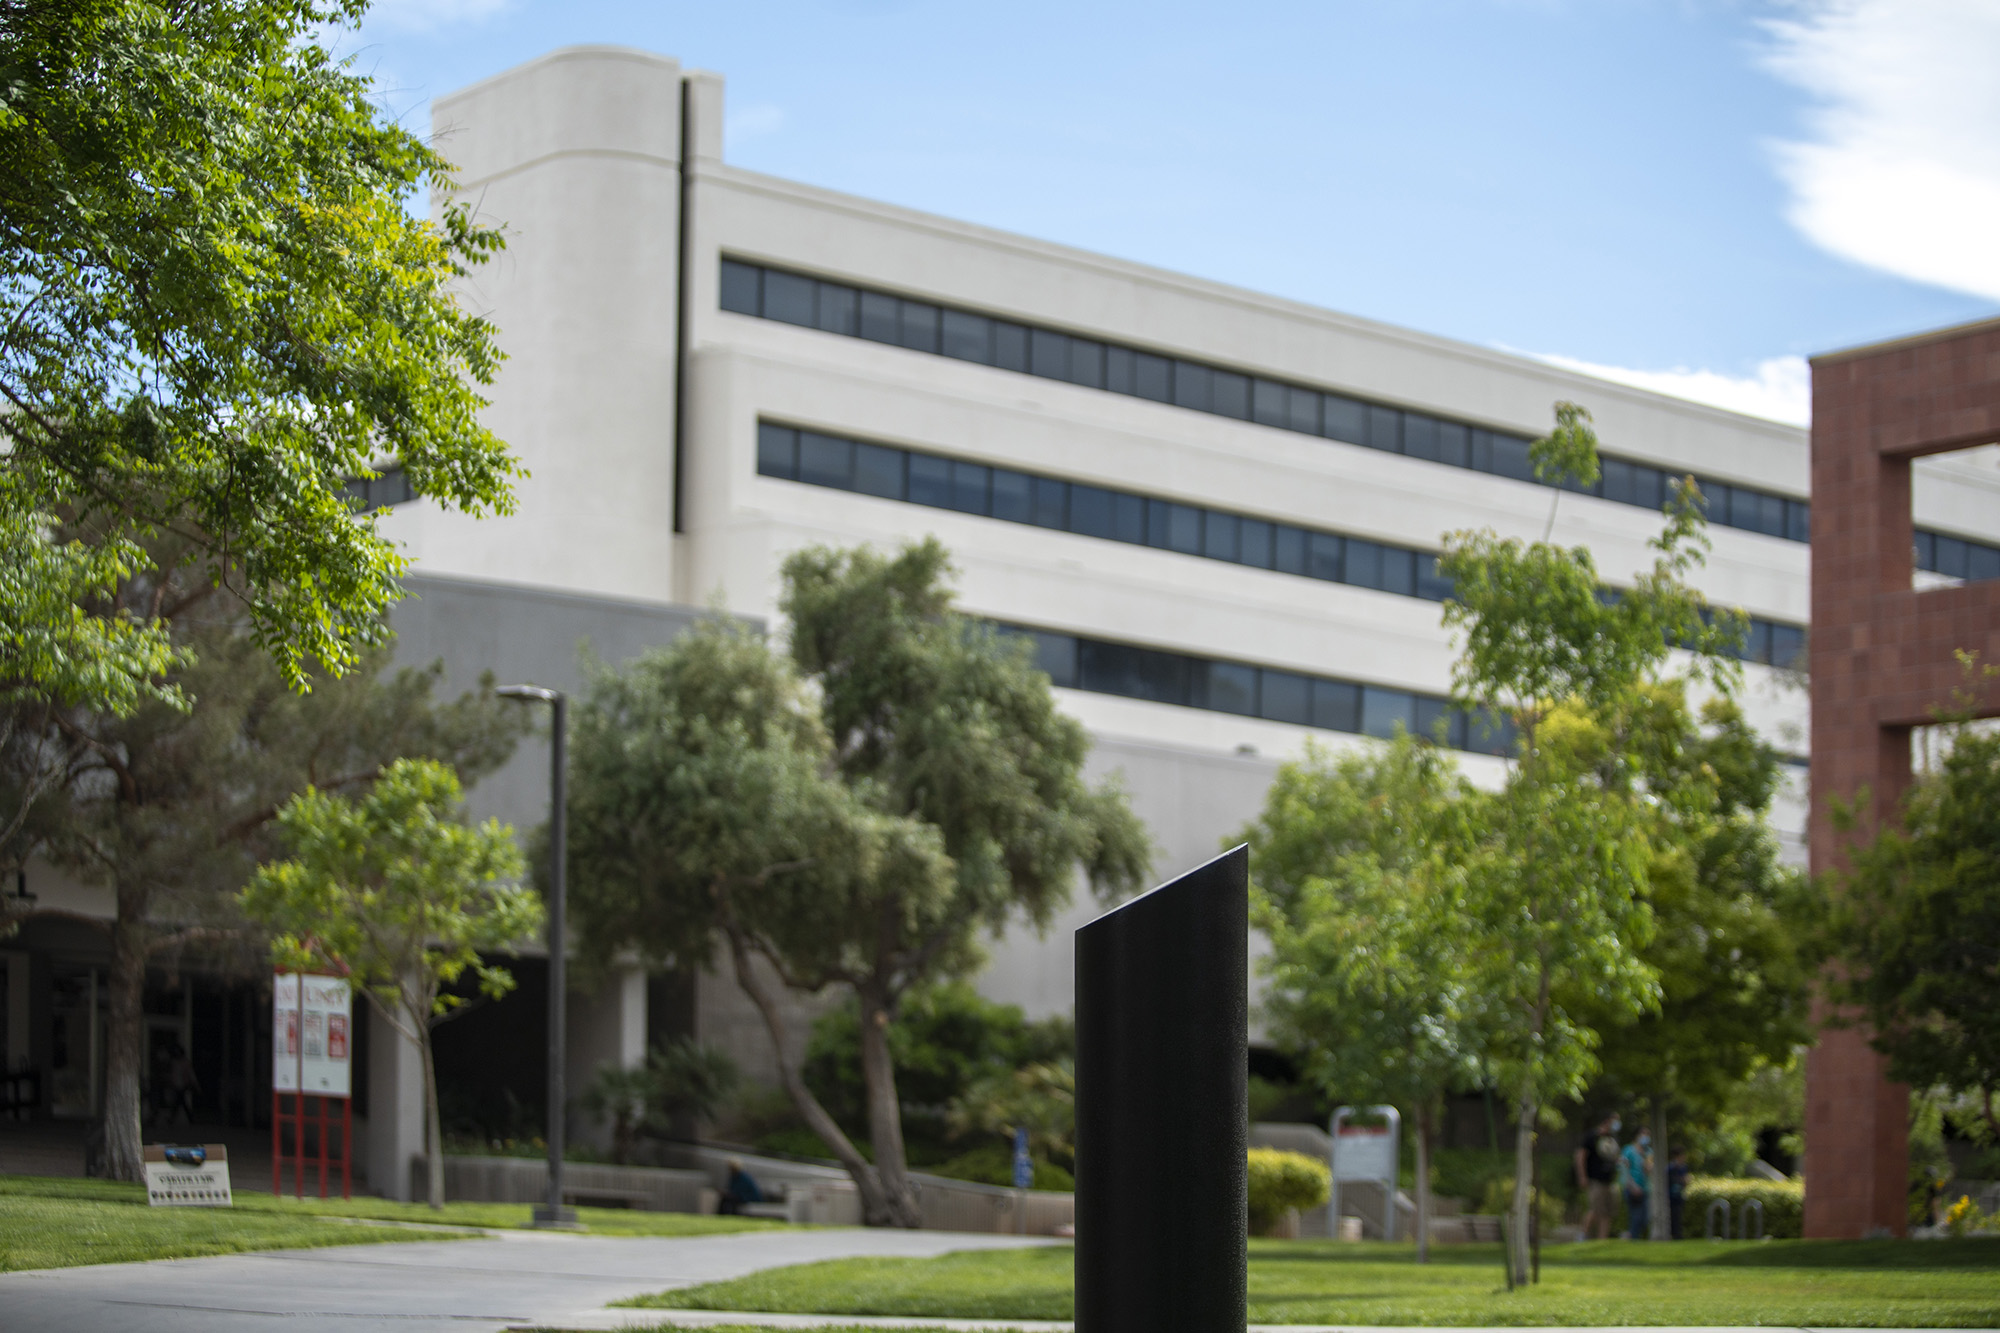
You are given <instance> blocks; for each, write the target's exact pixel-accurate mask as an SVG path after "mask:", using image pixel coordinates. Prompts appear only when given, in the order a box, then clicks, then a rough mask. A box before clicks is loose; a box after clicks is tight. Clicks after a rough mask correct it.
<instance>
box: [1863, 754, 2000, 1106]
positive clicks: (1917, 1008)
mask: <svg viewBox="0 0 2000 1333" xmlns="http://www.w3.org/2000/svg"><path fill="white" fill-rule="evenodd" d="M1951 732H1952V734H1951V736H1950V741H1951V744H1950V746H1949V748H1948V749H1947V750H1946V751H1945V753H1944V754H1943V756H1942V758H1941V759H1940V760H1939V761H1938V763H1937V764H1936V766H1935V767H1934V768H1933V769H1932V771H1930V772H1928V773H1925V774H1922V775H1920V776H1919V777H1918V779H1917V781H1916V782H1915V784H1914V785H1912V787H1911V788H1910V791H1909V793H1908V794H1907V796H1906V797H1905V798H1904V801H1903V805H1902V810H1901V815H1902V818H1901V820H1900V825H1899V826H1897V825H1891V826H1889V827H1885V828H1883V829H1882V830H1881V831H1880V832H1879V833H1877V835H1876V836H1875V838H1874V839H1873V840H1871V841H1868V842H1865V843H1862V844H1861V845H1858V846H1856V847H1854V848H1852V849H1851V850H1850V852H1849V860H1850V863H1851V870H1850V871H1849V873H1848V874H1847V875H1845V876H1844V877H1842V879H1841V882H1840V884H1839V886H1838V891H1837V892H1836V893H1834V894H1832V895H1830V902H1831V905H1830V907H1829V909H1828V915H1827V921H1826V938H1827V941H1828V944H1829V945H1830V947H1831V949H1832V951H1833V954H1834V956H1835V958H1836V959H1837V960H1838V961H1839V962H1840V963H1841V964H1842V966H1841V967H1840V968H1839V969H1838V970H1837V971H1836V972H1834V973H1833V976H1832V980H1831V981H1830V983H1829V989H1830V991H1831V998H1833V999H1834V1000H1835V1001H1836V1002H1838V1003H1841V1004H1844V1005H1848V1006H1851V1007H1852V1008H1853V1009H1854V1010H1855V1011H1856V1012H1858V1013H1859V1015H1860V1016H1861V1017H1863V1018H1865V1019H1866V1021H1867V1023H1868V1025H1869V1027H1870V1028H1871V1029H1872V1033H1873V1035H1872V1036H1871V1038H1870V1041H1871V1042H1872V1044H1873V1045H1874V1046H1875V1048H1876V1049H1877V1050H1878V1051H1881V1052H1882V1053H1883V1054H1884V1055H1886V1056H1888V1058H1889V1072H1890V1076H1891V1077H1893V1078H1896V1079H1898V1080H1901V1081H1903V1082H1906V1083H1910V1084H1913V1085H1915V1086H1916V1087H1919V1088H1931V1087H1940V1088H1944V1089H1947V1090H1949V1091H1951V1092H1953V1093H1959V1094H1969V1096H1968V1099H1967V1100H1968V1101H1969V1103H1970V1105H1969V1106H1968V1107H1967V1109H1968V1110H1971V1111H1972V1112H1973V1116H1972V1117H1971V1121H1972V1124H1974V1125H1976V1126H1977V1127H1978V1128H1979V1130H1980V1131H1981V1137H1984V1138H1986V1139H1988V1140H1989V1141H1991V1140H1993V1139H2000V1118H1996V1112H1995V1106H1994V1099H1995V1096H1996V1094H2000V734H1995V733H1994V732H1992V731H1988V730H1981V729H1978V728H1975V727H1972V726H1969V725H1965V724H1963V723H1962V722H1961V723H1957V724H1955V725H1954V726H1953V727H1952V728H1951ZM1845 822H1847V823H1848V825H1849V826H1850V827H1851V826H1852V823H1853V821H1852V818H1851V815H1850V817H1849V818H1848V819H1847V820H1846V821H1845Z"/></svg>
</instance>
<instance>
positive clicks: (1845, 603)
mask: <svg viewBox="0 0 2000 1333" xmlns="http://www.w3.org/2000/svg"><path fill="white" fill-rule="evenodd" d="M1997 440H2000V320H1994V321H1988V322H1985V323H1980V324H1971V325H1965V326H1963V327H1960V328H1955V329H1945V330H1942V331H1939V332H1937V333H1929V334H1923V335H1921V336H1918V337H1915V338H1906V339H1903V340H1901V341H1899V342H1893V343H1881V344H1878V345H1876V346H1873V347H1861V348H1856V349H1854V350H1852V351H1845V352H1833V353H1830V354H1828V355H1826V356H1821V357H1816V358H1814V360H1813V427H1812V507H1813V513H1812V536H1813V543H1812V644H1811V659H1810V660H1811V670H1812V814H1811V831H1810V837H1811V854H1812V868H1813V870H1814V872H1815V873H1820V872H1825V871H1828V870H1833V869H1835V868H1837V867H1838V866H1839V865H1840V859H1841V851H1840V839H1839V836H1838V835H1837V834H1836V833H1835V831H1834V828H1833V825H1832V822H1831V819H1830V806H1829V801H1830V799H1831V798H1835V797H1838V798H1840V799H1842V800H1846V801H1853V800H1855V799H1856V798H1857V797H1858V796H1860V795H1862V794H1863V793H1866V795H1867V798H1868V799H1867V803H1866V804H1865V805H1864V806H1862V807H1861V808H1860V810H1859V814H1860V816H1861V822H1862V827H1863V829H1864V830H1865V829H1868V828H1871V827H1873V826H1874V825H1875V824H1876V823H1878V822H1879V821H1881V820H1883V819H1886V818H1891V817H1893V815H1894V812H1895V809H1896V804H1897V802H1898V800H1899V799H1900V797H1901V796H1902V794H1903V792H1904V790H1905V789H1906V788H1907V787H1908V786H1909V782H1910V730H1911V728H1912V727H1913V726H1921V725H1923V724H1925V723H1927V722H1930V721H1931V720H1932V719H1933V717H1934V713H1933V710H1934V709H1935V708H1936V707H1937V706H1938V705H1940V704H1943V703H1946V702H1948V701H1949V700H1950V699H1951V697H1952V692H1953V691H1954V690H1956V689H1959V688H1961V687H1962V685H1963V683H1964V681H1963V676H1962V673H1961V670H1960V667H1959V664H1958V662H1957V660H1956V659H1955V658H1954V656H1953V653H1954V652H1955V650H1958V649H1970V650H1974V651H1976V652H1978V653H1979V655H1980V658H1981V660H1982V661H1985V662H1994V663H2000V580H1989V581H1985V582H1979V583H1967V584H1964V585H1963V586H1960V587H1956V588H1938V589H1933V590H1931V591H1928V592H1916V591H1913V590H1912V587H1911V573H1912V555H1911V551H1912V546H1911V540H1912V533H1911V522H1910V461H1911V460H1912V459H1914V458H1919V457H1922V456H1923V455H1925V454H1938V453H1947V452H1950V451H1952V450H1954V449H1964V448H1968V447H1971V446H1973V445H1980V444H1989V443H1992V442H1994V441H1997ZM1981 711H1982V712H1984V713H1986V714H1989V715H2000V688H1995V689H1991V690H1989V691H1988V692H1987V695H1986V697H1985V700H1984V706H1983V708H1982V710H1981ZM1908 1114H1909V1093H1908V1090H1907V1089H1906V1088H1904V1087H1902V1086H1900V1085H1898V1084H1893V1083H1890V1082H1888V1081H1887V1080H1886V1079H1885V1078H1884V1077H1883V1061H1882V1058H1881V1057H1880V1056H1878V1055H1876V1054H1875V1052H1874V1051H1873V1050H1871V1049H1870V1048H1869V1046H1868V1042H1867V1038H1866V1034H1865V1033H1863V1032H1859V1031H1855V1030H1852V1029H1846V1030H1832V1031H1827V1032H1825V1033H1823V1034H1822V1035H1821V1037H1820V1040H1819V1044H1818V1046H1817V1047H1815V1048H1814V1050H1813V1051H1812V1053H1811V1055H1810V1056H1809V1057H1808V1058H1807V1062H1806V1124H1805V1139H1806V1156H1805V1179H1806V1204H1805V1234H1806V1235H1807V1236H1811V1237H1856V1236H1866V1235H1870V1234H1882V1233H1884V1232H1886V1233H1888V1234H1890V1235H1902V1234H1903V1232H1904V1230H1905V1225H1906V1221H1907V1215H1908V1214H1907V1203H1906V1199H1907V1191H1908V1185H1907V1183H1906V1182H1907V1178H1908V1173H1909V1144H1908V1138H1907V1131H1908V1123H1907V1121H1908Z"/></svg>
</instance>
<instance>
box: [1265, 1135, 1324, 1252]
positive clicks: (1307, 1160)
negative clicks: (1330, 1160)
mask: <svg viewBox="0 0 2000 1333" xmlns="http://www.w3.org/2000/svg"><path fill="white" fill-rule="evenodd" d="M1332 1193H1333V1173H1332V1172H1330V1171H1328V1170H1327V1167H1326V1163H1325V1162H1322V1161H1320V1160H1319V1159H1318V1158H1316V1157H1307V1156H1306V1155H1305V1154H1304V1153H1295V1152H1280V1151H1279V1150H1278V1149H1276V1148H1252V1149H1251V1150H1250V1234H1252V1235H1254V1236H1263V1235H1268V1234H1269V1233H1270V1231H1271V1229H1272V1228H1273V1227H1275V1226H1277V1225H1278V1222H1279V1219H1281V1218H1283V1217H1284V1215H1285V1211H1286V1210H1287V1209H1290V1208H1300V1209H1304V1208H1317V1207H1319V1206H1320V1205H1321V1204H1323V1203H1325V1202H1326V1201H1327V1199H1328V1198H1330V1197H1331V1196H1332Z"/></svg>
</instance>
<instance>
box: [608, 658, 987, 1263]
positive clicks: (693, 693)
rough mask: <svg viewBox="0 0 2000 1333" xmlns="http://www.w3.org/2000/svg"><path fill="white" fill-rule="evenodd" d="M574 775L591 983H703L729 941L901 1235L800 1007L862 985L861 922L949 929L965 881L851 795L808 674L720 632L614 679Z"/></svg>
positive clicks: (879, 1219)
mask: <svg viewBox="0 0 2000 1333" xmlns="http://www.w3.org/2000/svg"><path fill="white" fill-rule="evenodd" d="M570 763H571V778H570V788H569V802H570V805H569V820H570V824H569V852H570V875H571V880H570V882H571V883H573V884H575V885H576V893H575V896H574V898H573V899H572V904H571V906H572V911H573V915H574V920H575V922H576V925H577V933H578V948H579V952H580V953H581V954H582V955H583V956H584V959H585V961H586V963H590V962H593V961H595V962H602V961H603V960H606V959H609V958H611V957H613V956H615V955H616V954H618V953H619V952H621V951H623V950H625V949H636V950H637V951H638V952H640V953H641V954H642V955H644V956H646V957H647V958H649V959H652V960H654V961H657V962H660V963H663V964H667V965H671V966H674V967H681V968H688V967H698V966H702V965H704V964H706V963H707V962H708V961H709V960H710V958H711V956H712V954H713V952H714V948H715V945H716V943H717V942H718V940H719V941H720V943H721V944H722V946H723V948H724V949H725V950H726V951H727V954H728V956H729V960H730V964H731V967H732V969H733V971H734V974H735V977H736V980H737V983H738V985H739V986H740V987H741V988H742V990H743V992H744V994H745V995H747V996H748V997H749V998H750V1000H751V1002H752V1004H753V1005H755V1007H756V1009H757V1011H758V1014H759V1016H760V1017H761V1018H762V1019H763V1021H764V1024H765V1027H766V1030H767V1031H768V1032H769V1033H770V1036H771V1041H772V1046H773V1049H774V1050H775V1051H776V1053H777V1061H778V1069H779V1078H780V1081H781V1082H782V1083H783V1085H784V1088H785V1092H786V1095H787V1096H789V1097H790V1098H791V1101H792V1104H793V1106H794V1107H795V1108H796V1109H797V1110H798V1112H799V1115H800V1117H801V1118H802V1119H803V1120H804V1121H805V1124H806V1127H807V1128H808V1129H810V1130H812V1132H813V1133H815V1134H817V1135H818V1136H819V1137H820V1139H821V1140H822V1141H823V1142H825V1143H826V1144H827V1145H828V1146H829V1147H830V1148H831V1149H832V1150H833V1152H834V1155H835V1156H836V1157H838V1158H839V1159H840V1161H841V1164H842V1165H843V1166H845V1167H846V1168H847V1170H848V1173H849V1174H850V1175H851V1176H853V1178H854V1182H855V1188H856V1190H857V1192H858V1193H859V1195H860V1197H861V1202H862V1212H863V1216H864V1217H865V1218H866V1219H867V1220H868V1221H869V1222H870V1223H871V1224H876V1225H880V1224H884V1223H887V1222H889V1221H891V1220H895V1219H894V1217H893V1215H892V1213H891V1210H890V1204H889V1199H888V1194H887V1193H886V1191H885V1189H884V1186H883V1183H882V1178H881V1176H880V1175H879V1174H878V1173H877V1171H876V1168H875V1166H874V1165H873V1164H871V1163H870V1162H869V1161H868V1160H867V1158H866V1157H864V1156H863V1155H862V1154H861V1153H860V1152H858V1151H857V1150H856V1149H855V1147H854V1144H853V1142H852V1141H851V1140H849V1139H848V1137H847V1135H846V1134H845V1133H844V1132H843V1131H842V1130H841V1128H840V1126H839V1124H838V1123H837V1122H836V1121H835V1120H834V1118H833V1117H832V1116H831V1115H830V1114H828V1112H827V1110H826V1108H825V1107H824V1106H823V1105H821V1103H820V1101H819V1099H818V1098H817V1097H815V1096H814V1095H813V1092H812V1090H811V1088H809V1087H808V1086H807V1084H806V1082H805V1079H804V1078H803V1077H802V1075H801V1072H800V1069H799V1062H798V1060H797V1059H796V1058H795V1057H794V1056H793V1055H792V1053H791V1052H792V1049H793V1048H792V1043H790V1042H788V1041H787V1039H786V1025H785V1012H784V998H783V996H784V991H785V990H786V989H787V988H791V989H794V990H798V991H802V992H807V993H813V992H818V991H822V990H825V989H826V988H827V987H829V986H834V985H837V984H842V983H844V982H845V981H846V980H847V978H848V976H849V975H850V973H851V970H852V969H853V968H855V967H856V966H858V965H859V960H860V958H861V957H862V954H861V951H860V949H859V948H858V947H857V946H856V945H855V944H854V943H853V942H852V930H853V924H852V923H853V922H855V921H857V920H859V921H864V922H866V921H876V920H879V919H881V918H882V917H883V916H884V915H885V914H886V913H887V912H890V911H899V912H906V913H908V916H907V918H906V919H907V920H908V921H909V922H910V923H911V924H912V925H914V926H934V925H935V923H936V922H937V921H938V920H939V919H940V918H941V917H942V915H943V913H944V912H945V911H946V910H948V906H949V885H950V879H951V863H950V860H949V858H947V857H946V856H945V854H944V851H943V848H942V847H941V846H940V845H939V840H938V837H937V835H936V833H935V832H934V831H932V830H931V829H928V828H926V827H924V826H923V825H922V824H920V823H918V822H917V821H914V820H910V819H905V818H900V817H897V816H894V815H889V814H885V813H883V812H882V811H880V810H878V809H876V808H874V807H873V806H871V805H870V804H869V803H868V802H867V801H866V800H865V799H863V797H862V795H861V794H859V793H857V792H855V791H853V790H852V789H850V788H849V787H848V786H847V785H846V784H845V783H843V782H841V781H840V780H839V778H838V777H837V776H835V775H834V773H833V772H832V764H833V747H832V742H831V740H830V739H829V737H828V736H827V732H826V727H825V725H824V724H823V723H822V722H821V721H820V718H819V713H818V710H817V708H816V707H815V704H814V700H813V699H812V697H811V695H810V692H809V691H808V690H807V689H806V687H805V684H804V682H803V681H801V680H800V679H799V677H798V674H797V672H796V671H794V670H793V669H792V666H791V664H790V663H789V662H788V661H786V659H785V658H783V657H782V656H780V655H778V654H777V653H775V652H773V651H772V650H771V648H770V647H769V646H768V645H767V644H766V643H765V642H764V641H763V640H762V639H761V638H759V637H758V636H757V635H755V634H753V633H751V632H750V631H749V630H748V629H746V628H744V627H743V626H741V625H740V624H736V623H734V622H730V621H725V620H721V619H714V620H709V621H705V622H703V623H702V624H701V625H698V626H697V627H696V628H695V629H693V630H691V631H690V632H688V633H687V634H684V635H682V636H681V637H680V638H679V639H677V640H675V642H674V643H673V644H672V645H670V646H668V647H667V648H664V649H660V650H656V651H655V652H652V653H649V654H647V655H645V656H643V657H641V658H640V659H638V660H637V661H635V662H633V663H632V664H630V665H629V666H628V667H626V668H625V669H624V670H623V671H622V672H615V673H614V672H609V671H602V672H599V673H598V674H597V676H596V678H595V679H594V680H593V681H592V683H591V686H590V690H589V693H588V695H587V696H586V697H585V699H584V700H583V702H582V704H581V706H580V707H579V708H578V710H577V714H576V720H575V729H574V736H573V738H572V744H571V750H570Z"/></svg>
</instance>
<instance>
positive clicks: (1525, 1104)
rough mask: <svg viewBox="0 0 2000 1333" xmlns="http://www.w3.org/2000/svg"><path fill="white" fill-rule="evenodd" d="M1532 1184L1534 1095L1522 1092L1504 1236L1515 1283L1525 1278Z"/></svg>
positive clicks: (1522, 1282) (1516, 1124)
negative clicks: (1509, 1214)
mask: <svg viewBox="0 0 2000 1333" xmlns="http://www.w3.org/2000/svg"><path fill="white" fill-rule="evenodd" d="M1534 1183H1535V1098H1534V1094H1533V1093H1523V1094H1522V1095H1521V1108H1520V1114H1519V1116H1518V1117H1516V1119H1515V1122H1514V1206H1513V1208H1512V1209H1511V1210H1510V1211H1511V1212H1512V1213H1513V1215H1514V1225H1513V1227H1512V1231H1513V1234H1512V1235H1511V1236H1509V1237H1508V1238H1507V1240H1508V1247H1507V1248H1508V1250H1509V1258H1510V1259H1511V1260H1512V1262H1513V1265H1514V1284H1515V1285H1516V1286H1525V1285H1526V1284H1527V1281H1528V1210H1529V1208H1530V1207H1531V1206H1532V1205H1533V1203H1534V1198H1535V1195H1534Z"/></svg>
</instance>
